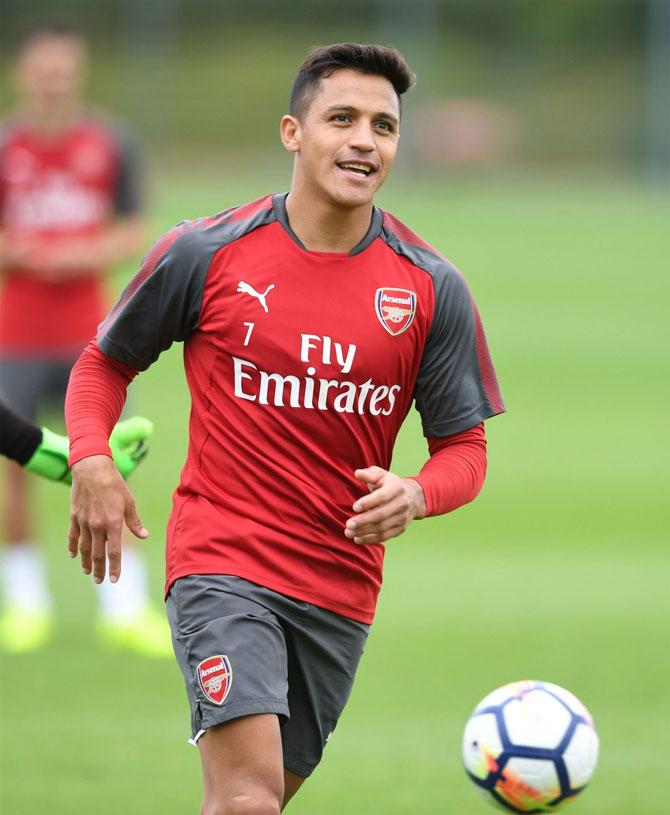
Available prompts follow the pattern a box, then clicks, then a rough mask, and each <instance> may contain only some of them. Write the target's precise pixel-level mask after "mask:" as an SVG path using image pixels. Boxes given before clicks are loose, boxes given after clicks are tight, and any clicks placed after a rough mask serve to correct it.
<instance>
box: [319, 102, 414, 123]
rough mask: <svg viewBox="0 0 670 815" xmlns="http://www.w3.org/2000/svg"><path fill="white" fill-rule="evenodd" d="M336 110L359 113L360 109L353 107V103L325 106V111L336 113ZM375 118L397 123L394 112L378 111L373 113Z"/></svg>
mask: <svg viewBox="0 0 670 815" xmlns="http://www.w3.org/2000/svg"><path fill="white" fill-rule="evenodd" d="M336 112H341V113H342V112H343V113H360V110H359V109H358V108H356V107H354V106H353V105H331V106H330V107H329V108H326V113H336ZM375 118H378V119H388V121H389V122H393V123H394V124H398V117H397V116H396V115H395V114H394V113H387V112H386V111H381V112H380V113H377V114H375Z"/></svg>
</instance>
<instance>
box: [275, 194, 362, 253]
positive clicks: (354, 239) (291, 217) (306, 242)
mask: <svg viewBox="0 0 670 815" xmlns="http://www.w3.org/2000/svg"><path fill="white" fill-rule="evenodd" d="M372 209H373V204H372V202H370V203H369V204H366V205H365V206H361V207H338V206H337V205H335V204H333V203H330V202H328V201H322V200H321V201H315V200H314V197H313V196H309V195H300V193H299V192H298V191H296V190H295V189H294V187H293V186H291V192H290V193H289V195H288V198H287V199H286V215H287V217H288V221H289V224H290V225H291V229H292V230H293V231H294V232H295V234H296V235H297V236H298V238H299V239H300V242H301V243H302V245H303V246H304V247H305V248H306V249H308V250H309V251H311V252H343V253H347V252H350V251H351V250H352V249H353V248H354V247H355V246H357V245H358V244H359V243H360V242H361V241H362V240H363V238H364V237H365V235H366V234H367V232H368V230H369V229H370V221H371V220H372Z"/></svg>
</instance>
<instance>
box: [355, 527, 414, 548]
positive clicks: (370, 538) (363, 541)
mask: <svg viewBox="0 0 670 815" xmlns="http://www.w3.org/2000/svg"><path fill="white" fill-rule="evenodd" d="M404 531H405V526H404V525H403V524H401V525H398V524H396V525H394V526H391V527H390V528H389V529H386V530H384V531H383V532H381V531H377V532H373V533H370V534H367V535H356V537H355V538H354V539H353V541H354V543H355V544H357V545H361V546H366V545H369V544H371V543H384V541H387V540H390V539H391V538H396V537H397V536H398V535H401V534H402V533H403V532H404Z"/></svg>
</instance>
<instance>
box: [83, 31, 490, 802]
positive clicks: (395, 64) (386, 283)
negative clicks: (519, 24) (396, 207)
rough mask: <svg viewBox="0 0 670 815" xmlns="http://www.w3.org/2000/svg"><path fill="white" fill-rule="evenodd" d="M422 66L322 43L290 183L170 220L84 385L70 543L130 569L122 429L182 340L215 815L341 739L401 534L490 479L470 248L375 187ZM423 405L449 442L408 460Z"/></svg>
mask: <svg viewBox="0 0 670 815" xmlns="http://www.w3.org/2000/svg"><path fill="white" fill-rule="evenodd" d="M411 83H412V74H411V73H410V71H409V69H408V67H407V64H406V63H405V61H404V59H403V57H402V56H401V55H400V54H399V53H398V52H397V51H395V50H393V49H390V48H383V47H379V46H373V45H358V44H350V43H340V44H335V45H330V46H327V47H323V48H318V49H316V50H315V51H313V52H312V53H311V54H310V55H309V57H308V58H307V60H306V61H305V62H304V63H303V65H302V66H301V68H300V70H299V71H298V74H297V76H296V79H295V81H294V84H293V89H292V93H291V104H290V113H289V114H288V115H286V116H284V117H283V119H282V121H281V138H282V142H283V144H284V146H285V147H286V149H287V150H289V151H290V152H291V153H293V154H294V157H295V158H294V170H293V179H292V183H291V188H290V192H289V193H288V194H286V193H284V194H278V195H267V196H265V197H263V198H261V199H259V200H257V201H254V202H252V203H250V204H246V205H244V206H239V207H234V208H233V209H230V210H226V211H225V212H222V213H220V214H218V215H214V216H212V217H208V218H202V219H200V220H197V221H192V222H183V223H181V224H179V225H178V226H176V227H175V228H174V229H173V230H171V231H170V232H169V233H167V234H166V235H165V236H163V237H162V238H161V239H159V240H158V242H157V243H156V244H155V245H154V247H153V248H152V249H151V250H150V251H149V253H148V254H147V256H146V258H145V260H144V263H143V265H142V267H141V269H140V271H139V273H138V274H137V276H136V277H135V279H134V280H133V281H132V283H131V284H130V285H129V286H128V288H127V289H126V291H125V292H124V293H123V294H122V296H121V298H120V300H119V302H118V303H117V305H116V306H115V308H114V309H113V310H112V312H111V313H110V315H109V316H108V317H107V319H106V320H105V321H104V322H103V323H102V324H101V325H100V328H99V331H98V335H97V337H96V338H95V340H93V341H92V342H91V343H90V344H89V347H88V349H87V350H86V351H85V352H84V354H82V356H81V358H80V359H79V362H78V363H77V365H76V367H75V371H74V373H73V376H72V379H71V383H70V389H69V392H68V399H67V419H68V428H69V432H70V438H71V464H72V471H73V492H72V516H71V526H70V544H69V545H70V553H71V555H72V556H73V557H75V556H76V555H77V554H78V553H79V554H80V555H81V561H82V567H83V570H84V572H85V573H87V574H90V573H91V572H92V574H93V577H94V579H95V580H96V581H100V580H102V579H104V577H105V573H106V571H107V568H108V569H109V574H110V577H111V579H112V580H115V579H117V577H118V575H119V572H120V568H121V563H120V548H119V537H120V532H121V528H122V526H123V523H124V521H125V523H126V524H127V525H128V527H129V528H130V529H131V531H133V532H134V533H135V534H136V535H137V536H138V537H146V535H147V534H148V533H147V531H146V530H145V529H144V527H143V526H142V524H141V522H140V520H139V517H138V514H137V510H136V508H135V504H134V501H133V498H132V495H131V494H130V492H129V491H128V489H127V487H126V485H125V484H124V482H123V480H122V479H121V478H120V476H119V475H118V474H117V473H116V471H115V469H114V467H113V464H112V461H111V459H110V458H109V448H108V444H107V438H108V436H109V433H110V431H111V429H112V427H113V426H114V423H115V421H116V419H117V417H118V415H119V412H120V410H121V407H122V405H123V402H124V398H125V392H126V388H127V386H128V384H129V382H130V381H131V380H132V379H133V377H134V376H135V375H136V374H137V373H138V371H142V370H145V369H146V368H147V367H148V366H149V365H150V364H151V363H152V362H154V360H155V359H156V358H157V357H158V355H159V354H160V353H161V351H163V350H164V349H166V348H168V347H169V346H170V345H171V344H172V343H173V342H174V341H175V340H180V341H183V342H184V344H185V347H184V364H185V369H186V375H187V379H188V384H189V389H190V392H191V399H192V410H191V419H190V427H189V433H190V437H189V438H190V444H189V450H188V457H187V460H186V464H185V466H184V469H183V471H182V476H181V480H180V483H179V486H178V487H177V489H176V491H175V493H174V501H173V512H172V515H171V519H170V522H169V527H168V540H167V581H166V596H167V605H168V615H169V619H170V624H171V626H172V632H173V642H174V648H175V653H176V656H177V659H178V661H179V664H180V666H181V668H182V671H183V673H184V677H185V681H186V688H187V693H188V696H189V701H190V705H191V712H192V741H193V742H195V743H197V745H198V747H199V749H200V755H201V759H202V765H203V776H204V801H203V806H202V810H201V812H202V814H203V815H213V814H214V813H255V815H276V813H278V812H280V810H281V809H282V808H283V807H284V806H285V805H286V802H287V801H288V800H289V799H290V798H291V796H292V795H293V794H295V792H296V791H297V789H298V788H299V787H300V785H301V784H302V783H303V781H304V779H305V778H307V777H308V776H309V775H310V774H311V772H312V771H313V770H314V768H315V767H316V765H317V764H318V762H319V761H320V759H321V755H322V752H323V748H324V745H325V743H326V741H327V740H328V737H329V735H330V734H331V732H332V731H333V730H334V728H335V726H336V724H337V721H338V718H339V716H340V714H341V712H342V709H343V707H344V705H345V703H346V701H347V699H348V697H349V694H350V692H351V687H352V683H353V679H354V675H355V672H356V668H357V665H358V661H359V659H360V657H361V654H362V652H363V648H364V645H365V640H366V637H367V634H368V629H369V625H370V623H371V622H372V619H373V616H374V612H375V606H376V601H377V595H378V593H379V589H380V587H381V579H382V562H383V558H384V542H385V541H386V540H388V539H390V538H393V537H396V536H398V535H400V534H402V532H404V531H405V529H406V528H407V526H408V525H409V524H410V522H411V521H412V520H413V519H415V518H423V517H425V516H427V515H438V514H443V513H446V512H449V511H451V510H453V509H456V508H457V507H459V506H461V505H463V504H465V503H467V502H468V501H471V500H472V499H474V498H475V496H476V495H477V493H478V492H479V490H480V488H481V486H482V483H483V480H484V473H485V469H486V442H485V437H484V430H483V422H484V420H485V419H487V418H489V417H491V416H493V415H495V414H497V413H501V412H502V411H503V410H504V408H503V404H502V400H501V396H500V392H499V389H498V385H497V382H496V377H495V373H494V370H493V366H492V364H491V360H490V357H489V353H488V349H487V346H486V340H485V338H484V334H483V331H482V329H481V324H480V322H479V317H478V314H477V310H476V307H475V305H474V302H473V300H472V298H471V295H470V293H469V290H468V288H467V285H466V284H465V282H464V280H463V278H462V277H461V275H460V274H459V273H458V271H456V269H455V268H454V267H453V266H452V265H451V264H450V263H449V262H448V261H447V260H445V259H444V258H443V257H442V256H441V255H440V254H438V253H437V252H436V251H435V250H434V249H432V248H431V247H430V246H428V244H426V243H425V242H424V241H423V240H422V239H421V238H419V237H418V236H417V235H416V234H414V233H413V232H412V231H411V230H409V229H408V228H407V227H406V226H404V225H403V224H402V223H401V222H400V221H398V220H397V219H396V218H395V217H393V216H392V215H390V214H389V213H387V212H383V211H382V210H380V209H378V208H376V207H375V206H374V195H375V193H376V191H377V190H378V189H379V187H380V186H381V185H382V183H383V182H384V180H385V179H386V176H387V175H388V173H389V171H390V169H391V167H392V166H393V161H394V159H395V155H396V150H397V146H398V138H399V126H400V120H401V110H400V108H401V105H400V98H401V96H402V94H403V93H404V92H405V91H406V90H407V89H408V88H409V87H410V85H411ZM412 403H414V404H415V405H416V407H417V409H418V410H419V412H420V414H421V418H422V422H423V429H424V433H425V436H426V437H427V440H428V448H429V451H430V456H429V459H428V461H427V462H426V464H425V466H424V467H423V468H422V470H421V472H420V473H419V474H418V475H415V476H413V477H410V478H402V477H400V476H399V475H397V474H395V473H393V472H390V471H389V467H390V462H391V455H392V451H393V444H394V441H395V438H396V436H397V433H398V430H399V429H400V425H401V424H402V421H403V419H404V418H405V416H406V415H407V412H408V411H409V409H410V407H411V405H412Z"/></svg>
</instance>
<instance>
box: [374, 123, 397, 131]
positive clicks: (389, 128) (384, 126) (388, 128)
mask: <svg viewBox="0 0 670 815" xmlns="http://www.w3.org/2000/svg"><path fill="white" fill-rule="evenodd" d="M377 127H378V129H380V130H385V131H386V132H387V133H393V125H392V124H391V123H390V122H377Z"/></svg>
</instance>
